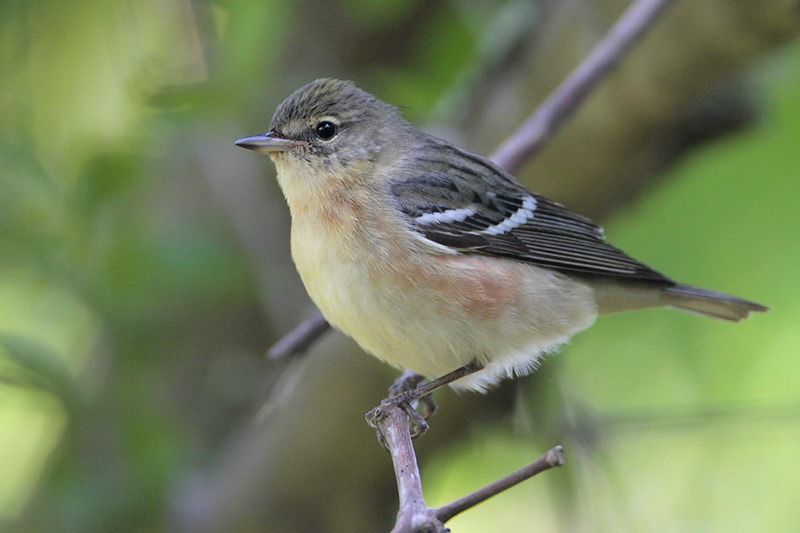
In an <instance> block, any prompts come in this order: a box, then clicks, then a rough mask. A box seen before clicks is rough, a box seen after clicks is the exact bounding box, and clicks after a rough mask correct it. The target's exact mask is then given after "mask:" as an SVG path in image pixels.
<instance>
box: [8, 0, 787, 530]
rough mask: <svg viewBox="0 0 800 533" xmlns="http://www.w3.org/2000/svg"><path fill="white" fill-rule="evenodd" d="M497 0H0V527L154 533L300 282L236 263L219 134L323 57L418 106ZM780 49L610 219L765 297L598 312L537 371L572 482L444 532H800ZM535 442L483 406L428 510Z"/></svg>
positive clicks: (649, 253) (317, 68) (656, 260)
mask: <svg viewBox="0 0 800 533" xmlns="http://www.w3.org/2000/svg"><path fill="white" fill-rule="evenodd" d="M517 3H518V4H524V2H517ZM524 9H526V10H527V11H525V13H527V14H528V15H530V8H529V7H527V6H526V7H525V8H524ZM321 10H322V11H324V14H325V16H324V17H322V16H320V12H321ZM493 15H494V9H493V6H491V5H490V3H487V2H480V3H476V4H475V5H474V6H470V7H467V6H466V5H465V3H459V2H446V3H436V4H431V3H427V2H422V1H415V2H404V1H398V0H393V1H391V2H368V1H364V0H347V1H344V2H341V3H334V2H330V3H329V2H322V1H317V2H314V1H310V2H291V1H289V0H270V1H267V2H264V1H254V0H229V1H221V0H219V1H208V2H188V1H183V0H170V1H164V2H156V1H152V0H151V1H144V2H103V1H101V0H81V1H76V2H67V3H65V2H58V1H56V0H37V1H23V0H7V1H5V2H2V3H0V72H2V76H0V162H1V164H2V168H0V191H2V192H0V472H2V475H0V529H6V528H5V527H4V526H6V525H8V527H11V526H12V525H16V526H18V527H19V528H20V529H23V530H24V529H26V528H31V529H39V530H42V529H48V528H46V527H45V526H49V529H51V530H52V529H58V530H63V531H108V530H118V529H119V528H120V525H122V526H123V527H124V528H129V529H132V530H165V529H169V526H170V524H171V520H173V519H174V516H173V514H174V509H172V508H171V505H173V504H174V500H180V497H179V496H176V494H177V493H179V492H181V491H185V490H186V485H188V484H190V481H191V479H192V476H193V475H194V474H195V473H196V472H197V471H199V470H203V469H204V468H206V467H208V465H209V464H211V463H212V462H214V461H215V460H216V459H217V454H219V453H220V450H221V449H222V448H223V443H224V441H225V440H226V439H228V438H230V435H231V434H233V433H235V432H236V431H239V430H240V428H241V427H242V426H244V425H247V424H250V423H251V420H252V418H253V416H254V411H256V410H257V409H258V407H259V405H260V402H261V400H262V399H263V397H264V382H265V381H266V382H268V381H270V380H271V379H273V376H272V375H271V374H270V375H267V374H268V373H267V371H266V368H267V367H266V364H265V363H264V361H263V359H262V352H263V348H264V347H265V346H266V345H267V344H268V340H269V339H271V338H274V336H275V335H276V334H277V333H278V332H280V331H282V330H283V329H285V327H286V324H284V323H280V320H285V321H286V322H287V323H291V322H293V321H295V320H296V316H295V315H296V314H297V313H298V311H297V310H298V309H302V306H303V305H304V302H305V300H304V299H303V296H302V293H301V292H300V291H299V290H298V291H297V295H298V296H297V298H296V299H297V300H298V302H299V303H297V304H296V303H294V302H286V301H283V299H282V298H283V296H282V293H281V292H280V291H281V289H280V287H284V286H286V287H291V286H292V285H291V284H292V283H295V284H296V279H293V278H292V277H291V276H292V275H291V274H287V273H286V270H285V269H284V266H285V265H283V264H281V263H280V262H279V261H277V260H276V261H275V262H274V263H270V264H269V265H267V266H264V265H260V264H257V262H255V263H256V264H254V260H253V257H252V255H249V254H251V250H248V248H247V244H246V243H244V242H243V241H246V239H245V238H243V237H242V236H241V234H240V233H241V232H240V228H238V227H237V225H236V222H232V221H231V218H232V217H231V216H230V212H226V211H225V209H223V208H222V207H221V204H222V203H224V202H222V201H221V200H220V199H219V197H218V196H219V195H215V192H214V186H213V182H214V179H219V180H221V182H222V183H223V186H222V188H223V189H226V188H231V189H232V188H235V186H236V183H237V182H236V181H235V179H234V178H235V177H236V176H237V175H238V174H254V173H256V172H260V171H262V169H263V167H256V166H246V165H247V164H251V165H254V163H251V161H252V160H251V159H248V158H246V157H245V155H244V154H241V158H240V159H235V156H232V155H231V154H232V153H234V151H235V148H233V147H232V146H231V145H230V142H231V141H232V140H233V139H235V138H237V137H239V136H241V135H244V134H248V133H254V132H256V131H261V130H263V129H264V128H265V126H266V123H267V121H268V119H269V110H270V109H271V108H272V107H273V106H274V105H275V104H276V103H277V102H278V101H279V100H280V98H281V97H282V96H284V95H285V94H286V93H287V92H288V91H290V90H291V89H293V88H294V87H295V86H297V85H299V84H300V83H302V82H305V81H308V80H309V79H311V78H314V77H318V76H323V75H339V73H342V72H344V73H353V72H355V73H358V75H359V76H360V78H358V79H357V81H359V82H360V83H362V84H363V85H365V86H367V87H369V88H370V89H372V90H373V91H374V92H376V93H378V94H380V95H381V96H382V97H384V98H385V99H386V100H389V101H392V102H395V103H398V104H400V105H402V106H404V107H405V108H406V111H407V114H408V115H409V116H410V118H413V119H415V120H418V121H421V120H423V119H424V117H427V116H429V114H431V113H432V112H435V111H436V110H437V104H438V103H439V102H442V101H443V99H444V101H446V102H450V103H452V101H453V100H452V99H450V100H448V98H449V97H450V96H451V95H452V93H451V92H449V91H451V90H452V86H453V85H454V83H455V82H456V81H457V80H459V79H463V77H464V76H465V75H468V74H469V73H470V71H471V69H472V68H473V67H474V63H475V61H478V60H482V58H483V54H485V53H486V50H485V49H484V48H482V46H486V43H482V42H481V31H482V30H483V29H484V28H485V27H487V26H490V25H491V22H492V20H493V19H492V16H493ZM506 17H507V14H506ZM343 28H344V29H346V30H347V31H344V30H343ZM398 28H400V30H398ZM407 28H413V30H414V31H413V35H411V37H409V33H408V32H407ZM395 31H396V32H398V34H397V35H396V36H395V37H392V39H390V41H391V42H392V43H393V44H394V47H392V48H391V49H381V48H374V49H373V47H372V46H371V43H372V42H373V40H374V37H375V35H377V34H387V33H389V34H391V32H395ZM592 38H594V37H592ZM799 66H800V50H797V49H795V50H793V51H792V53H791V54H789V55H788V56H787V57H785V58H781V59H780V60H777V61H776V62H775V63H774V64H772V65H771V66H770V67H769V68H767V69H765V70H764V71H762V72H760V73H759V79H760V80H761V84H762V85H763V86H764V87H765V88H766V92H765V93H764V94H765V103H766V108H767V109H768V110H769V113H768V115H767V116H766V118H765V121H764V123H763V124H762V125H761V126H759V127H758V128H757V129H755V130H753V131H750V132H748V133H746V134H742V135H740V136H738V137H737V138H735V139H729V140H726V141H724V142H720V143H718V144H716V145H714V146H712V147H709V148H706V149H705V150H703V151H702V152H701V153H697V154H696V155H695V156H693V157H692V158H690V159H689V160H687V161H685V162H684V164H683V165H682V166H681V168H679V169H676V170H675V171H673V173H672V175H670V176H669V177H668V179H667V180H665V181H664V182H663V184H661V185H660V186H659V187H658V188H656V189H654V190H652V191H651V194H650V195H648V197H647V198H646V199H645V200H644V201H642V202H641V203H639V204H637V205H636V206H635V207H634V208H632V209H631V210H629V211H627V212H626V213H623V214H622V215H621V216H620V217H618V218H617V219H616V220H615V221H614V222H613V223H612V224H611V225H610V227H609V234H610V236H611V237H612V239H613V240H614V241H615V242H616V243H618V244H620V245H621V246H622V247H623V248H625V249H628V250H630V251H631V252H632V253H633V254H634V255H636V256H637V257H641V258H642V259H644V260H646V261H648V262H650V263H651V264H653V265H654V266H655V267H657V268H659V269H662V270H664V271H665V272H668V273H669V274H671V275H673V276H674V277H676V278H678V279H681V280H683V281H687V282H691V283H695V284H698V285H703V286H709V287H712V288H718V289H720V290H728V291H731V292H736V293H741V294H742V295H743V296H745V297H749V298H752V299H754V300H758V301H763V302H764V303H766V304H768V305H770V306H772V307H773V308H774V311H773V312H772V313H771V314H770V315H767V316H763V317H757V318H756V319H755V320H753V321H751V322H748V323H746V324H743V325H739V326H736V327H733V326H730V325H728V324H716V323H713V322H709V321H705V320H700V319H696V318H694V317H688V316H684V315H679V314H676V313H669V312H666V311H664V312H661V311H653V312H647V313H641V314H636V315H626V316H619V317H609V318H604V319H602V320H601V321H600V324H599V325H598V326H597V327H596V328H595V329H593V330H592V331H590V332H587V333H585V334H583V335H581V336H580V337H579V338H578V339H577V340H576V341H575V343H574V345H573V346H572V347H571V348H570V349H569V350H568V353H566V354H564V355H563V356H559V357H558V358H553V359H551V360H550V361H548V362H547V363H546V364H545V365H544V368H543V369H542V371H541V373H542V381H543V382H544V383H551V382H553V381H554V378H552V379H551V377H550V376H555V374H558V383H560V387H561V388H562V389H563V390H562V391H561V392H560V394H561V395H562V396H563V398H564V399H565V403H566V404H567V405H569V406H570V408H571V409H573V410H574V416H575V419H576V420H577V421H578V422H575V425H574V426H571V427H567V428H555V429H553V428H551V429H550V430H548V431H550V432H551V433H549V434H548V435H558V436H560V435H562V434H566V435H572V441H571V442H565V443H564V444H566V445H567V448H568V454H570V458H571V459H572V461H573V462H572V464H573V465H575V466H574V467H570V468H571V470H569V471H567V472H569V475H570V476H574V477H575V478H576V479H575V486H577V487H580V491H579V493H578V494H575V495H573V496H574V498H573V496H569V495H568V494H567V490H566V489H565V488H564V484H561V485H559V484H558V481H556V480H555V479H557V478H555V477H554V476H551V477H548V478H547V479H548V480H547V481H545V480H544V478H542V479H539V480H536V481H534V482H531V483H529V484H526V485H524V486H523V487H521V488H519V489H515V490H514V491H511V492H509V493H507V494H504V495H503V496H502V497H500V498H498V499H497V500H496V501H494V502H491V503H489V504H487V505H485V506H483V507H481V508H480V509H478V510H475V511H470V513H468V514H467V515H465V516H464V517H462V518H459V519H458V520H457V521H455V522H454V525H453V527H454V528H456V530H457V531H486V530H492V529H498V528H499V527H500V526H501V525H505V524H507V525H508V529H515V530H518V529H519V524H521V523H525V521H526V520H529V519H530V517H531V516H536V517H537V521H538V522H537V525H538V526H540V527H539V529H541V530H549V529H550V528H549V527H548V525H551V524H552V525H553V528H555V527H556V526H559V527H562V528H564V529H565V530H570V529H571V527H572V526H575V527H580V528H582V529H583V530H609V531H610V530H620V529H622V530H631V529H652V530H658V529H659V527H658V525H659V524H663V523H667V522H669V523H675V524H677V526H676V528H677V529H687V530H697V529H703V530H725V531H733V530H741V531H744V530H749V529H754V528H756V527H758V528H759V529H765V530H793V529H797V527H798V526H799V525H800V523H798V519H797V518H796V516H795V513H793V512H792V511H793V509H794V508H795V507H796V505H792V504H796V503H797V501H796V498H797V497H796V496H795V491H793V487H795V486H796V485H797V483H798V482H800V462H798V456H797V451H796V447H795V445H794V443H795V442H796V440H797V437H798V435H797V429H796V422H797V414H798V413H797V411H796V410H793V409H794V408H795V407H796V405H797V403H798V401H799V400H800V398H798V392H797V391H798V385H799V384H800V383H798V373H797V358H796V356H797V353H798V348H799V347H800V339H798V333H797V331H798V330H797V328H796V327H795V325H794V324H795V322H796V319H797V318H798V315H800V306H798V304H797V302H798V300H799V299H800V295H798V290H797V288H796V284H795V283H793V282H792V281H791V280H792V279H793V275H794V274H795V273H796V272H798V270H800V246H798V244H797V237H796V232H797V229H798V228H799V227H800V224H798V215H797V213H796V207H795V205H794V204H795V202H796V199H797V198H798V197H800V195H799V194H798V193H800V190H798V184H799V183H800V182H799V181H798V180H797V169H798V164H797V161H796V154H797V153H798V150H800V137H799V136H798V135H797V131H800V106H798V102H800V78H798V76H797V74H796V73H797V72H798V70H800V69H798V67H799ZM787 72H792V73H793V74H791V75H788V74H786V73H787ZM451 105H452V104H451ZM209 154H210V158H211V159H212V160H215V161H220V162H221V168H222V169H224V170H223V171H220V172H218V173H217V174H215V175H214V176H208V173H209V172H211V171H210V170H209V167H208V166H207V165H205V164H204V162H208V161H209V160H208V159H203V158H202V157H201V155H206V156H208V155H209ZM237 155H239V154H237ZM263 165H264V166H266V162H264V163H263ZM214 168H215V169H218V168H220V167H214ZM228 171H229V174H225V172H228ZM214 172H216V170H215V171H214ZM259 185H260V187H261V189H258V190H257V191H255V193H254V195H255V196H258V197H259V198H260V197H263V198H275V197H277V195H278V192H277V190H276V188H275V186H274V184H272V183H271V182H263V183H260V184H259ZM239 193H240V194H241V191H239ZM244 196H247V195H246V194H245V195H244ZM274 205H278V204H269V203H264V204H257V207H258V209H262V211H258V209H256V211H257V212H258V215H259V216H260V217H261V218H263V219H264V220H266V222H265V226H266V230H265V232H263V233H259V234H258V235H256V237H255V242H257V243H259V244H261V243H263V245H264V246H263V248H268V250H267V251H268V252H269V254H271V256H273V257H278V258H283V259H285V256H286V255H287V253H288V250H287V247H286V244H285V243H286V235H285V223H286V213H285V209H283V207H281V208H275V209H272V210H271V211H270V210H269V209H268V208H270V207H272V206H274ZM265 206H266V207H265ZM235 207H239V206H238V205H237V206H235ZM234 210H235V209H234ZM245 210H246V209H245V206H243V207H242V211H245ZM273 233H274V234H275V235H274V236H275V238H274V239H273ZM268 244H269V245H270V246H273V245H274V248H269V247H268V246H267V245H268ZM284 263H286V264H288V262H287V261H284ZM753 273H756V275H757V277H754V276H753ZM263 278H266V280H267V281H266V282H264V281H263ZM263 285H266V286H267V288H266V289H265V288H264V286H263ZM264 300H266V301H264ZM270 306H271V307H270ZM292 306H294V307H292ZM283 307H286V308H292V311H293V312H294V313H295V314H292V313H290V312H289V311H287V312H286V313H285V314H281V313H278V312H275V309H282V308H283ZM270 309H272V314H269V313H270V311H269V310H270ZM284 315H286V316H284ZM266 318H272V319H273V321H272V322H270V321H269V320H266ZM273 322H275V323H273ZM276 323H278V324H277V325H276ZM551 385H552V383H551ZM552 386H553V387H555V385H552ZM787 406H788V407H790V408H792V409H789V410H788V411H787V410H786V407H787ZM358 408H359V409H360V408H361V406H358ZM530 409H532V410H536V409H537V406H536V405H535V404H534V405H532V406H530ZM676 410H677V411H676ZM720 410H722V411H723V413H724V412H728V411H731V412H732V413H733V414H732V415H730V416H727V417H726V416H721V415H719V412H720ZM726 410H727V411H726ZM773 411H775V412H777V413H778V414H779V415H780V416H771V414H774V413H773ZM676 413H677V414H676ZM684 415H685V416H684ZM762 415H763V416H762ZM659 417H662V419H663V420H664V422H663V423H659V420H661V419H660V418H659ZM650 418H652V422H649V419H650ZM738 418H742V421H741V423H733V422H734V421H736V420H737V419H738ZM687 419H688V420H689V421H694V422H692V423H691V424H689V423H685V420H687ZM359 423H360V422H359ZM595 424H596V428H595V429H596V431H592V430H590V429H591V428H594V427H595ZM650 426H654V427H650ZM579 428H580V429H581V431H582V432H583V433H581V431H578V429H579ZM334 429H335V428H331V431H333V430H334ZM365 435H366V433H365ZM587 435H588V436H587ZM359 437H360V435H359ZM364 438H369V439H371V436H369V437H366V436H365V437H364ZM559 438H560V437H559ZM529 440H530V439H528V438H527V436H523V437H519V436H513V435H509V434H507V430H506V428H505V426H503V427H498V428H491V429H486V430H483V431H481V432H480V433H479V434H478V435H476V438H475V439H473V440H470V441H469V442H467V443H459V444H454V445H453V447H452V449H449V450H447V451H446V452H445V453H442V454H441V455H440V456H439V457H438V458H437V459H436V461H435V463H434V464H431V465H430V466H431V468H430V470H426V471H425V473H424V475H425V479H426V480H428V481H429V485H430V489H431V492H430V494H431V497H432V498H431V499H432V501H433V503H443V502H445V501H447V500H448V499H450V498H452V497H456V496H460V495H462V494H463V493H465V492H468V490H469V489H470V488H471V487H477V486H479V485H480V484H482V483H483V482H486V481H489V480H491V479H494V478H496V477H497V476H498V475H501V474H504V473H506V472H507V471H508V470H511V469H513V468H515V467H517V466H519V465H521V464H522V463H524V462H526V461H527V460H529V459H530V456H531V455H532V450H531V444H530V443H529ZM542 442H544V437H541V438H539V439H538V440H537V443H539V444H540V443H542ZM365 446H370V447H372V446H374V444H373V443H372V441H371V440H370V441H369V442H367V443H365ZM673 450H674V453H673ZM598 457H600V458H601V459H598ZM427 466H428V465H426V467H427ZM548 475H549V474H548ZM565 475H566V474H565ZM187 480H189V481H187ZM369 496H371V495H367V497H369ZM570 498H573V499H574V501H571V503H567V501H566V500H567V499H570ZM530 502H535V508H532V505H531V503H530ZM565 507H566V508H568V509H567V510H566V513H565V512H564V508H565ZM753 507H756V508H757V509H758V510H757V511H753V509H752V508H753ZM642 509H646V511H643V510H642ZM294 511H297V510H296V509H295V510H294ZM655 511H657V513H661V514H657V513H656V512H655ZM565 514H566V515H571V516H572V517H573V518H572V520H573V521H574V522H573V523H566V524H565V523H564V518H563V516H564V515H565ZM676 517H677V518H678V519H679V520H678V521H676ZM630 524H634V525H635V526H634V527H631V526H630ZM573 529H574V528H573Z"/></svg>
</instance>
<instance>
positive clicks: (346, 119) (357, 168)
mask: <svg viewBox="0 0 800 533" xmlns="http://www.w3.org/2000/svg"><path fill="white" fill-rule="evenodd" d="M409 128H410V125H409V124H408V123H407V122H406V121H405V120H404V119H403V118H402V117H401V116H400V114H399V112H398V111H397V109H396V108H395V107H394V106H391V105H389V104H386V103H384V102H382V101H380V100H378V99H377V98H375V97H374V96H372V95H371V94H369V93H367V92H365V91H362V90H361V89H359V88H358V87H356V86H355V85H354V84H353V83H352V82H349V81H342V80H336V79H332V78H323V79H319V80H315V81H313V82H311V83H309V84H307V85H304V86H303V87H300V88H299V89H297V90H296V91H295V92H294V93H292V94H291V95H289V96H288V97H287V98H286V99H285V100H284V101H283V102H282V103H281V104H280V105H279V106H278V108H277V109H276V110H275V114H274V115H273V117H272V124H271V126H270V129H269V131H268V132H267V133H265V134H263V135H255V136H252V137H245V138H243V139H239V140H238V141H236V145H237V146H241V147H242V148H247V149H250V150H254V151H256V152H260V153H262V154H266V155H269V156H270V157H271V158H272V160H273V161H274V162H275V164H276V166H277V167H278V171H279V173H281V172H283V171H284V170H285V171H287V172H289V173H291V174H293V175H298V174H302V175H306V176H308V175H310V176H311V177H312V179H313V176H321V175H325V174H337V175H338V174H348V175H353V176H355V175H359V174H364V173H367V172H368V171H369V169H371V168H372V166H373V165H374V164H375V163H376V162H377V161H378V160H379V159H380V157H381V156H382V155H383V154H384V152H386V151H387V150H389V151H391V150H392V148H396V147H397V146H398V145H402V144H403V143H404V142H405V141H406V140H407V139H408V138H409V131H410V129H409ZM343 171H346V172H343Z"/></svg>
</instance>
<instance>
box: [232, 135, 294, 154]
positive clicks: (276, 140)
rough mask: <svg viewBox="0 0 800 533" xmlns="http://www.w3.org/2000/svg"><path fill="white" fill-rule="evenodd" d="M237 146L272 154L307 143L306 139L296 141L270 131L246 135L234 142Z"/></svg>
mask: <svg viewBox="0 0 800 533" xmlns="http://www.w3.org/2000/svg"><path fill="white" fill-rule="evenodd" d="M234 144H235V145H236V146H241V147H242V148H247V149H248V150H254V151H256V152H258V153H261V154H271V153H273V152H286V151H287V150H291V149H292V148H296V147H298V146H303V145H305V144H307V143H306V142H305V141H294V140H292V139H286V138H284V137H281V136H280V135H278V134H277V133H275V132H274V131H268V132H267V133H265V134H263V135H253V136H252V137H244V138H242V139H239V140H238V141H236V142H235V143H234Z"/></svg>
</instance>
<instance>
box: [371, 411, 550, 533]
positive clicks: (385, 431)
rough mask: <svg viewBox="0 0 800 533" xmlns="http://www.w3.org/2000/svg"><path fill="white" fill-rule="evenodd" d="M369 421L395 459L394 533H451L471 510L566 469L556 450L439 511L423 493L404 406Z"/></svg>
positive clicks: (375, 412)
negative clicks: (450, 526) (453, 523)
mask: <svg viewBox="0 0 800 533" xmlns="http://www.w3.org/2000/svg"><path fill="white" fill-rule="evenodd" d="M367 421H368V422H369V424H370V425H371V426H373V427H375V428H376V429H377V430H378V431H379V432H380V435H381V436H382V441H383V443H384V445H385V446H386V448H387V449H388V450H389V453H390V454H391V456H392V464H393V465H394V475H395V479H396V480H397V494H398V497H399V500H400V510H399V511H398V513H397V521H396V522H395V525H394V528H392V533H415V532H419V531H425V532H426V533H427V532H430V533H445V532H447V531H449V530H448V529H447V528H446V527H445V525H444V524H445V522H447V521H448V520H450V519H451V518H453V517H454V516H456V515H457V514H459V513H461V512H463V511H466V510H467V509H469V508H471V507H474V506H476V505H478V504H479V503H481V502H483V501H485V500H488V499H489V498H491V497H492V496H495V495H497V494H500V493H501V492H503V491H505V490H508V489H510V488H511V487H513V486H514V485H516V484H518V483H521V482H523V481H525V480H526V479H530V478H532V477H533V476H535V475H537V474H540V473H542V472H544V471H546V470H549V469H551V468H554V467H557V466H563V465H564V450H563V448H562V447H561V446H555V447H554V448H552V449H551V450H549V451H548V452H547V453H545V454H544V455H543V456H542V457H540V458H539V459H537V460H536V461H534V462H533V463H531V464H529V465H528V466H526V467H524V468H521V469H520V470H517V471H516V472H514V473H513V474H510V475H508V476H506V477H504V478H503V479H501V480H499V481H495V482H494V483H491V484H489V485H487V486H485V487H483V488H482V489H479V490H477V491H475V492H473V493H472V494H469V495H467V496H465V497H463V498H461V499H459V500H456V501H454V502H453V503H450V504H448V505H445V506H443V507H440V508H438V509H431V508H430V507H428V506H427V504H426V503H425V497H424V496H423V493H422V478H421V476H420V473H419V465H418V464H417V456H416V453H415V451H414V444H413V441H412V440H411V423H410V420H409V417H408V415H407V414H406V411H405V409H403V407H401V406H400V405H397V404H393V403H390V402H389V401H384V402H383V403H382V404H381V406H380V407H377V408H375V409H373V410H372V411H370V412H369V413H368V414H367Z"/></svg>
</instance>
